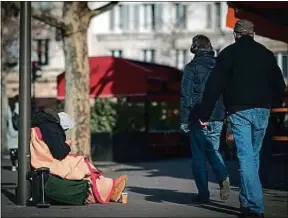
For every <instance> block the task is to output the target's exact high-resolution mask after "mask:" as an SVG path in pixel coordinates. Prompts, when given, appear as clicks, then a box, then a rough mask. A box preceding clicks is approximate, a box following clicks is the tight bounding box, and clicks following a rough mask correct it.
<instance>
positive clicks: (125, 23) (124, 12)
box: [118, 4, 130, 30]
mask: <svg viewBox="0 0 288 218" xmlns="http://www.w3.org/2000/svg"><path fill="white" fill-rule="evenodd" d="M118 9H119V13H118V16H119V17H118V20H119V28H120V29H122V30H128V29H129V24H130V19H129V13H130V12H129V10H130V5H127V4H125V5H118Z"/></svg>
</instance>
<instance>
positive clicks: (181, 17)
mask: <svg viewBox="0 0 288 218" xmlns="http://www.w3.org/2000/svg"><path fill="white" fill-rule="evenodd" d="M186 12H187V6H186V5H185V4H180V3H176V4H175V13H176V16H175V17H176V26H177V27H178V28H182V29H185V28H186V19H187V14H186Z"/></svg>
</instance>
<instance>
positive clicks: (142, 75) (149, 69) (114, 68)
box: [57, 57, 181, 99]
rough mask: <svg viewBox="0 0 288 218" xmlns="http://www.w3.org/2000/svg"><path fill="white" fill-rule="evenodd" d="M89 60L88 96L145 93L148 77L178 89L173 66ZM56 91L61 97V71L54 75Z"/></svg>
mask: <svg viewBox="0 0 288 218" xmlns="http://www.w3.org/2000/svg"><path fill="white" fill-rule="evenodd" d="M89 62H90V69H91V73H90V97H92V98H95V97H102V98H103V97H119V96H145V95H147V94H148V91H149V84H148V78H149V79H151V78H154V79H157V80H161V81H166V83H168V84H170V85H169V87H170V86H171V87H172V86H173V90H175V87H176V86H177V87H176V89H178V90H180V81H181V72H180V71H179V70H177V69H176V68H173V67H168V66H163V65H158V64H152V63H144V62H140V61H133V60H127V59H122V58H114V57H90V58H89ZM57 90H58V92H57V98H58V99H64V98H65V74H64V73H62V74H60V75H59V76H58V77H57ZM167 93H169V92H168V91H167ZM159 95H160V96H161V92H160V93H159ZM164 96H165V97H164ZM166 98H169V94H165V92H163V99H166ZM160 99H161V98H160ZM173 99H174V98H173Z"/></svg>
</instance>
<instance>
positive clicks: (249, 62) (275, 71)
mask: <svg viewBox="0 0 288 218" xmlns="http://www.w3.org/2000/svg"><path fill="white" fill-rule="evenodd" d="M285 87H286V85H285V82H284V78H283V76H282V73H281V70H280V68H279V67H278V65H277V61H276V58H275V56H274V54H273V53H272V52H271V51H269V50H268V49H267V48H266V47H264V46H263V45H261V44H260V43H258V42H256V41H254V39H253V38H252V37H250V36H242V37H241V38H240V39H238V40H237V41H236V42H235V43H234V44H232V45H229V46H228V47H226V48H225V49H224V50H223V51H222V52H220V54H219V55H218V57H217V59H216V65H215V68H214V69H213V71H212V73H211V74H210V76H209V78H208V80H207V83H206V87H205V91H204V94H203V100H202V104H201V106H200V108H199V109H198V110H199V112H200V113H199V116H200V119H201V120H202V121H207V120H209V117H210V114H211V113H212V110H213V108H214V105H215V102H216V101H217V99H218V98H219V96H220V95H221V94H223V100H224V104H225V108H226V110H227V111H228V112H230V113H233V112H236V111H239V110H245V109H252V108H271V107H279V106H281V103H282V102H283V98H284V92H285Z"/></svg>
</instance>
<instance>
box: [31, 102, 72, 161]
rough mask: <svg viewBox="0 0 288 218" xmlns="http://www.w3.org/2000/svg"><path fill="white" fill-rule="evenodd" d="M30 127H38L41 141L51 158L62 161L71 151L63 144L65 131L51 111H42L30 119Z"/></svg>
mask: <svg viewBox="0 0 288 218" xmlns="http://www.w3.org/2000/svg"><path fill="white" fill-rule="evenodd" d="M32 127H39V128H40V131H41V133H42V137H43V141H44V142H45V143H46V144H47V146H48V148H49V150H50V152H51V154H52V156H53V157H54V158H55V159H57V160H62V159H64V158H65V157H66V156H67V155H68V154H69V152H70V151H71V149H70V146H69V145H67V144H66V143H65V141H66V135H65V131H64V130H63V128H62V127H61V125H60V118H59V116H58V114H57V112H56V111H54V110H53V109H49V108H48V109H44V110H43V111H40V112H38V113H37V114H35V115H34V117H33V118H32Z"/></svg>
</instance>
